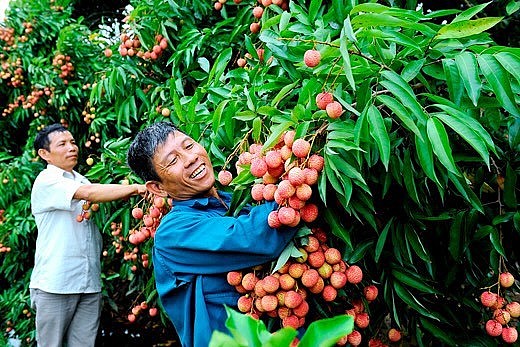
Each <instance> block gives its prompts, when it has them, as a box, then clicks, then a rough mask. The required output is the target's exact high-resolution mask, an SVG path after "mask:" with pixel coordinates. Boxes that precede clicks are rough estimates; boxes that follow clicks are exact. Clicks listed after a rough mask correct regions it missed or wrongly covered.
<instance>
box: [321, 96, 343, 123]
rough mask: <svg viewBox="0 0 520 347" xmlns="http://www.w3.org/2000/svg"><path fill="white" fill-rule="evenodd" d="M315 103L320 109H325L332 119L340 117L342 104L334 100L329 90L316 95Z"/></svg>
mask: <svg viewBox="0 0 520 347" xmlns="http://www.w3.org/2000/svg"><path fill="white" fill-rule="evenodd" d="M316 105H317V106H318V108H319V109H320V110H325V111H326V112H327V115H328V116H329V117H330V118H332V119H336V118H339V117H341V115H342V114H343V112H344V110H343V106H341V104H340V103H339V102H338V101H334V96H333V95H332V94H331V93H329V92H321V93H319V94H318V95H316Z"/></svg>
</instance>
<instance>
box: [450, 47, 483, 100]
mask: <svg viewBox="0 0 520 347" xmlns="http://www.w3.org/2000/svg"><path fill="white" fill-rule="evenodd" d="M455 63H456V64H457V68H458V71H459V74H460V78H461V79H462V84H463V85H464V89H466V92H467V93H468V96H469V98H470V99H471V101H472V102H473V105H475V106H477V104H478V99H479V97H480V91H481V89H482V81H481V80H480V76H479V73H478V70H477V67H478V64H477V58H476V57H475V55H474V54H473V53H470V52H467V51H466V52H462V53H460V54H457V55H456V56H455Z"/></svg>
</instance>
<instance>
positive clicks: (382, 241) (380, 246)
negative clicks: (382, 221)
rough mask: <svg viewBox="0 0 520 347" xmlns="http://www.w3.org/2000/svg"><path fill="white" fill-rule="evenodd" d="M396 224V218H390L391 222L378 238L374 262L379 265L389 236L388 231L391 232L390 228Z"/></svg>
mask: <svg viewBox="0 0 520 347" xmlns="http://www.w3.org/2000/svg"><path fill="white" fill-rule="evenodd" d="M393 222H394V217H392V218H390V220H389V221H388V222H387V223H386V225H385V228H384V229H383V231H382V232H381V234H380V235H379V237H378V238H377V244H376V249H375V256H374V261H375V262H376V263H377V262H378V261H379V257H380V256H381V252H383V247H384V246H385V242H386V237H387V236H388V231H389V230H390V226H391V225H392V224H393Z"/></svg>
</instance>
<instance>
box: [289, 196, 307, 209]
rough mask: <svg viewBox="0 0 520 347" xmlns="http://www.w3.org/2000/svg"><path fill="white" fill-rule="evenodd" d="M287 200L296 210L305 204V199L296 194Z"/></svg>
mask: <svg viewBox="0 0 520 347" xmlns="http://www.w3.org/2000/svg"><path fill="white" fill-rule="evenodd" d="M287 201H288V202H289V206H291V207H292V208H294V209H295V210H299V209H301V208H302V207H303V206H305V201H302V200H300V199H298V197H297V196H296V195H293V196H291V197H290V198H289V199H288V200H287Z"/></svg>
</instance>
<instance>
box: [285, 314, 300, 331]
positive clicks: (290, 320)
mask: <svg viewBox="0 0 520 347" xmlns="http://www.w3.org/2000/svg"><path fill="white" fill-rule="evenodd" d="M282 326H283V327H284V328H285V327H293V328H294V329H298V328H299V327H300V320H299V318H298V317H297V316H295V315H291V316H287V317H285V318H284V319H283V320H282Z"/></svg>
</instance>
